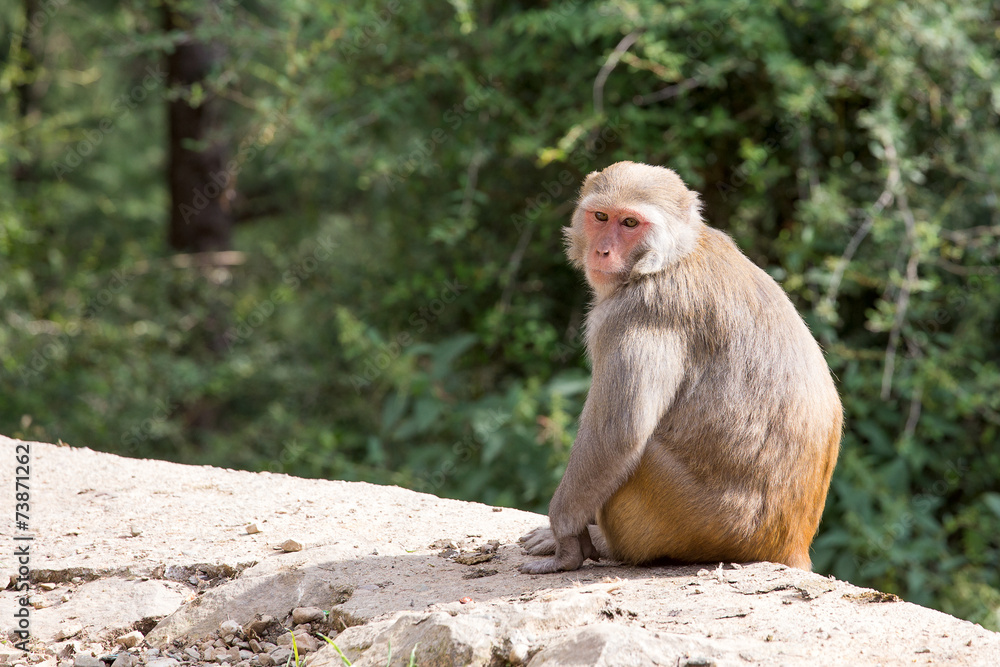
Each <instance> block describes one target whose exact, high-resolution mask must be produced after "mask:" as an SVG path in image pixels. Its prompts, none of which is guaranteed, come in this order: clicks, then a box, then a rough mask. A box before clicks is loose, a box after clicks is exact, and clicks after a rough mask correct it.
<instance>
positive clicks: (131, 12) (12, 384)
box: [0, 0, 1000, 629]
mask: <svg viewBox="0 0 1000 667" xmlns="http://www.w3.org/2000/svg"><path fill="white" fill-rule="evenodd" d="M0 44H2V49H0V90H2V94H3V105H2V109H0V163H2V164H0V304H2V312H0V363H2V368H0V382H2V391H0V432H2V433H4V434H7V435H10V436H13V437H18V438H24V439H36V440H43V441H51V442H55V441H59V440H62V441H64V442H67V443H69V444H72V445H79V446H89V447H94V448H97V449H103V450H107V451H112V452H118V453H121V454H125V455H128V456H137V457H155V458H162V459H169V460H173V461H181V462H187V463H198V464H213V465H220V466H228V467H239V468H246V469H250V470H265V469H266V470H272V471H281V472H287V473H291V474H295V475H301V476H310V477H326V478H338V479H355V480H370V481H373V482H379V483H390V484H399V485H402V486H405V487H410V488H413V489H417V490H421V491H427V492H432V493H435V494H439V495H443V496H449V497H454V498H463V499H469V500H478V501H482V502H486V503H495V504H500V505H507V506H513V507H520V508H524V509H529V510H536V511H539V512H544V511H545V510H546V507H547V502H548V500H549V497H550V494H551V493H552V491H553V489H554V488H555V485H556V483H557V482H558V480H559V478H560V475H561V472H562V470H563V467H564V465H565V462H566V460H567V456H568V452H569V448H570V445H571V444H572V441H573V435H574V430H575V424H576V416H577V414H578V412H579V410H580V408H581V405H582V401H583V399H584V397H585V395H586V390H587V386H588V370H587V362H586V359H585V357H584V354H583V349H582V346H581V341H580V335H579V334H580V326H581V322H582V319H583V317H584V314H585V312H586V309H587V303H588V294H587V290H586V288H585V286H584V284H583V281H582V278H581V277H580V276H579V275H577V274H575V273H574V272H573V271H572V270H571V269H570V267H569V266H568V265H567V262H566V261H565V259H564V256H563V251H562V243H561V237H560V228H561V226H562V225H563V224H565V223H566V221H567V217H568V214H569V213H570V211H571V209H572V206H573V203H572V202H573V198H574V196H575V193H576V189H577V187H578V185H579V183H580V181H581V179H582V177H583V176H584V175H585V174H586V173H588V172H589V171H591V170H595V169H600V168H602V167H604V166H606V165H608V164H610V163H612V162H615V161H617V160H621V159H632V160H637V161H644V162H650V163H653V164H663V165H666V166H670V167H672V168H674V169H676V170H677V171H678V172H679V173H680V174H681V176H682V177H683V178H684V179H685V180H686V181H687V182H688V183H689V184H690V186H691V187H693V188H695V189H697V190H699V191H700V192H702V193H703V197H704V200H705V214H706V219H707V220H708V221H709V222H710V224H713V225H715V226H717V227H719V228H721V229H723V230H725V231H727V232H728V233H729V234H731V235H732V236H733V237H734V238H735V240H736V241H737V243H738V244H739V246H740V247H741V248H742V249H743V250H744V251H745V252H746V253H747V254H748V255H749V256H750V258H751V259H752V260H753V261H755V262H756V263H758V264H759V265H760V266H762V267H765V268H766V270H767V271H769V272H770V274H771V275H772V276H774V278H775V279H776V280H778V282H779V283H780V284H781V285H782V286H783V287H784V289H785V290H786V291H787V292H788V293H789V295H790V296H791V298H792V299H793V301H794V302H795V304H796V306H797V307H798V309H799V311H800V312H801V313H802V314H803V315H804V317H805V318H806V320H807V322H808V323H809V325H810V327H811V328H812V330H813V332H814V333H815V334H816V336H817V337H818V338H819V340H820V341H821V343H822V344H823V347H824V349H825V351H826V354H827V357H828V359H829V362H830V365H831V367H832V368H833V370H834V372H835V374H836V376H837V379H838V383H839V388H840V391H841V393H842V395H843V398H844V403H845V407H846V413H847V422H846V433H845V436H844V442H843V450H842V454H841V459H840V463H839V466H838V468H837V471H836V474H835V476H834V480H833V487H832V490H831V494H830V497H829V502H828V505H827V508H826V514H825V516H824V520H823V524H822V526H821V529H820V530H821V532H820V535H819V537H818V539H817V541H816V543H815V546H814V563H815V567H816V569H817V571H819V572H823V573H831V574H834V575H836V576H837V577H840V578H844V579H847V580H850V581H852V582H854V583H857V584H862V585H866V586H874V587H878V588H881V589H883V590H886V591H891V592H895V593H898V594H899V595H901V596H902V597H904V598H905V599H907V600H911V601H914V602H918V603H921V604H925V605H930V606H933V607H936V608H939V609H942V610H944V611H947V612H950V613H953V614H957V615H959V616H962V617H964V618H968V619H971V620H974V621H977V622H981V623H983V624H985V625H987V626H989V627H992V628H993V629H997V628H998V627H1000V616H998V610H1000V570H998V568H997V563H1000V483H998V479H1000V449H998V447H997V441H998V428H1000V366H998V361H1000V307H998V303H1000V278H998V267H1000V262H998V259H1000V257H998V256H1000V213H998V201H997V195H998V192H997V189H998V186H1000V127H998V112H1000V66H998V55H1000V53H998V51H1000V47H998V44H1000V4H998V3H997V2H989V1H986V0H980V1H975V0H954V1H953V2H942V1H939V0H933V1H928V0H914V1H909V2H896V1H892V0H849V1H846V2H833V3H828V2H826V1H825V0H785V1H776V2H767V3H753V2H750V1H749V0H737V1H736V2H728V1H720V0H704V1H701V2H697V3H694V2H680V3H668V4H662V3H659V2H649V1H647V0H606V1H602V2H584V1H583V0H561V1H558V0H557V1H555V2H551V3H547V2H537V3H533V2H524V3H521V2H499V1H496V0H482V1H479V2H472V1H471V0H451V2H412V1H407V2H404V1H403V0H376V1H375V2H366V1H364V0H350V1H348V2H343V1H340V0H338V1H336V2H334V1H332V0H320V1H310V2H307V1H305V0H286V1H284V2H278V3H266V2H260V1H259V0H243V1H239V0H204V1H203V2H194V1H190V2H189V1H186V0H160V1H159V2H158V1H157V0H150V1H149V2H143V1H142V0H126V1H125V2H116V1H112V0H76V1H74V2H70V1H69V0H20V1H18V2H7V3H4V4H3V8H2V9H0Z"/></svg>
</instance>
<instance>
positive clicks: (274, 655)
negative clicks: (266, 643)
mask: <svg viewBox="0 0 1000 667" xmlns="http://www.w3.org/2000/svg"><path fill="white" fill-rule="evenodd" d="M291 654H292V652H291V650H289V649H287V648H285V647H284V646H279V647H278V648H276V649H274V650H273V651H271V653H270V655H271V659H272V660H274V662H275V664H278V665H283V664H285V663H286V662H288V656H290V655H291Z"/></svg>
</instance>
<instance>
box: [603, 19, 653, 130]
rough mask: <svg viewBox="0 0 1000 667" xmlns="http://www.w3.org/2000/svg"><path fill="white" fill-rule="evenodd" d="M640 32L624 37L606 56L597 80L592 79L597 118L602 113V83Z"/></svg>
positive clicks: (636, 31)
mask: <svg viewBox="0 0 1000 667" xmlns="http://www.w3.org/2000/svg"><path fill="white" fill-rule="evenodd" d="M642 32H643V31H642V30H633V31H632V32H630V33H629V34H627V35H625V36H624V37H623V38H622V41H620V42H618V46H616V47H615V50H614V51H612V52H611V55H609V56H608V59H607V61H606V62H605V63H604V66H603V67H601V71H600V72H598V73H597V78H596V79H594V113H596V114H597V115H598V116H600V115H602V114H603V113H604V83H605V82H606V81H607V80H608V77H609V76H611V70H613V69H614V68H615V66H616V65H618V61H619V60H621V59H622V56H623V55H625V52H626V51H628V50H629V47H631V46H632V45H633V44H635V42H636V40H637V39H639V37H640V36H641V35H642Z"/></svg>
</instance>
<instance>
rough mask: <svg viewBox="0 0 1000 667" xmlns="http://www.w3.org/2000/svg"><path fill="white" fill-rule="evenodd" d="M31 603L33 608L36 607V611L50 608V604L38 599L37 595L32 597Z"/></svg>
mask: <svg viewBox="0 0 1000 667" xmlns="http://www.w3.org/2000/svg"><path fill="white" fill-rule="evenodd" d="M29 601H30V602H31V606H32V607H34V608H35V609H44V608H45V607H48V606H49V603H48V602H46V601H45V600H43V599H42V598H40V597H38V596H37V595H32V596H31V598H30V600H29Z"/></svg>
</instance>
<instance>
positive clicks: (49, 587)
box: [38, 581, 56, 591]
mask: <svg viewBox="0 0 1000 667" xmlns="http://www.w3.org/2000/svg"><path fill="white" fill-rule="evenodd" d="M38 587H39V588H41V589H42V590H43V591H54V590H55V589H56V585H55V584H53V583H49V582H47V581H43V582H42V583H40V584H38Z"/></svg>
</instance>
